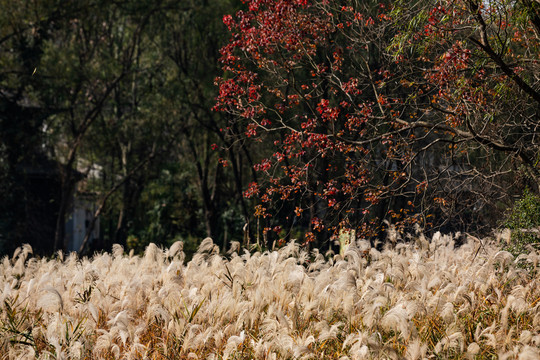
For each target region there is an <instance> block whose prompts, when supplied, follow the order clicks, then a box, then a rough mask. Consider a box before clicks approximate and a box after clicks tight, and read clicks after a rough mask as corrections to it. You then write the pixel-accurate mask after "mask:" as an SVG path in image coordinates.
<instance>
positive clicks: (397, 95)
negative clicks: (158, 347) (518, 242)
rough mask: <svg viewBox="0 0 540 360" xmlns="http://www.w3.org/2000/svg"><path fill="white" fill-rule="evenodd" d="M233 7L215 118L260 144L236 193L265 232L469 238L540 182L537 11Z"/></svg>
mask: <svg viewBox="0 0 540 360" xmlns="http://www.w3.org/2000/svg"><path fill="white" fill-rule="evenodd" d="M244 3H245V5H246V9H245V10H242V11H239V12H238V13H237V14H236V15H235V16H231V15H227V16H225V17H224V19H223V21H224V23H225V24H226V25H227V27H228V28H229V30H230V31H231V33H232V37H231V39H230V41H229V43H228V44H227V45H226V46H225V47H223V48H222V50H221V54H222V57H221V61H222V63H223V70H224V75H223V77H221V78H218V79H217V80H216V83H217V85H218V86H219V89H220V93H219V96H218V98H217V103H216V106H215V109H216V110H219V111H225V112H228V113H230V114H232V115H233V116H232V119H233V120H232V121H234V123H235V125H236V126H241V127H243V128H244V129H245V138H246V139H253V140H254V141H259V142H261V144H264V145H265V146H262V145H261V149H262V151H263V153H262V155H261V156H262V158H261V160H260V162H259V163H258V164H257V165H256V167H255V168H256V170H257V171H258V172H260V173H262V174H263V175H264V176H262V177H259V178H261V179H264V181H262V182H259V183H252V184H250V186H249V188H248V189H247V190H246V192H245V195H246V196H247V197H252V196H257V197H258V198H259V199H260V204H259V205H257V207H256V215H257V216H259V217H261V218H263V219H266V222H265V223H266V224H267V225H268V224H271V223H272V222H271V221H269V219H271V218H272V217H274V218H276V217H279V219H280V221H285V224H279V225H285V226H287V229H292V228H293V227H294V226H295V225H303V226H305V227H306V228H308V231H307V232H306V234H305V237H304V240H305V241H306V242H311V241H314V240H315V239H316V238H317V234H324V235H325V236H327V235H328V234H333V235H336V234H338V233H339V232H340V231H341V230H344V229H345V230H355V231H356V232H357V234H359V235H361V236H373V235H375V234H376V233H378V232H380V230H381V229H382V228H383V227H384V226H385V225H384V224H386V225H388V224H392V225H393V226H396V227H397V228H398V230H404V229H407V228H410V226H412V225H413V224H416V223H419V224H420V225H422V226H429V225H432V226H439V227H440V226H444V225H445V224H447V223H449V222H450V223H451V224H453V225H454V226H453V229H456V228H460V227H461V228H462V229H464V230H471V229H472V228H471V225H472V224H473V223H474V224H477V227H480V226H482V225H493V223H492V222H490V221H489V220H490V219H486V218H485V217H486V216H485V215H486V214H488V211H489V214H493V211H494V209H495V208H494V207H493V206H495V205H497V204H496V202H497V201H505V200H506V199H508V196H509V195H511V192H509V191H508V189H509V188H510V184H514V183H515V182H516V181H521V182H523V181H524V180H523V179H529V180H528V181H529V182H530V183H533V184H535V185H536V186H537V185H538V171H539V167H538V163H539V159H540V141H539V140H538V135H539V132H538V126H539V125H540V121H539V116H540V115H539V112H540V110H539V109H540V92H539V89H540V86H539V80H540V79H539V74H540V64H539V62H538V60H539V59H538V58H539V54H540V44H539V42H540V40H539V39H540V36H539V33H540V26H539V24H540V21H539V19H540V17H539V14H540V10H539V6H538V5H539V4H538V3H536V2H534V1H532V0H522V1H518V2H515V1H513V2H506V1H494V2H492V3H490V2H481V1H476V0H458V1H418V2H415V3H410V2H405V1H403V2H399V1H398V2H392V3H380V4H376V3H372V2H369V1H368V2H366V1H352V0H351V1H332V0H313V1H308V0H278V1H270V0H251V1H249V0H245V1H244ZM270 148H271V149H272V150H271V151H268V149H270ZM492 205H493V206H492ZM482 217H484V219H482ZM458 221H460V222H458ZM270 229H271V227H270V226H266V227H265V229H264V230H265V232H266V231H268V230H270ZM280 230H281V228H280V227H278V228H277V230H276V231H280ZM473 230H474V229H473ZM476 230H478V229H476ZM281 235H283V233H282V234H281Z"/></svg>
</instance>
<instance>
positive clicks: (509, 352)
mask: <svg viewBox="0 0 540 360" xmlns="http://www.w3.org/2000/svg"><path fill="white" fill-rule="evenodd" d="M539 260H540V255H539V253H538V251H536V252H531V253H530V254H528V255H527V256H521V257H520V258H518V259H515V258H514V257H513V256H512V255H511V254H510V253H508V252H505V251H501V250H500V246H499V245H498V243H497V241H495V240H488V239H486V240H483V241H482V242H481V241H479V240H478V239H474V240H473V239H469V242H467V243H465V244H464V245H463V246H461V247H458V248H455V246H454V242H453V240H452V238H451V237H450V236H442V235H440V234H436V235H435V236H434V237H433V238H432V239H426V238H424V237H423V236H421V235H420V236H419V237H418V238H417V239H416V240H413V241H411V242H410V243H407V244H397V246H395V247H394V248H392V249H390V248H388V249H385V250H383V251H377V250H376V249H375V248H371V247H370V246H369V243H367V242H363V241H360V242H358V243H356V244H351V246H350V247H349V248H348V250H347V251H346V252H345V255H344V257H343V258H342V257H340V256H339V255H336V256H325V255H324V254H320V253H318V252H317V251H316V250H315V251H311V252H306V251H305V250H303V249H302V248H301V247H299V245H297V244H295V243H290V244H288V245H287V246H285V247H284V248H282V249H280V250H278V251H273V252H263V253H260V252H256V253H249V252H247V251H244V252H241V253H230V254H229V255H227V256H223V255H221V254H220V253H219V251H218V248H217V246H215V245H214V244H213V243H212V241H211V240H210V239H206V240H204V241H203V242H202V244H201V245H200V248H199V251H198V252H197V253H196V254H195V255H194V257H193V259H192V260H191V261H189V262H188V263H184V253H183V252H182V244H181V243H175V244H174V245H173V246H172V247H171V248H170V249H165V250H162V249H159V248H158V247H156V246H155V245H150V246H149V247H148V248H147V249H146V252H145V254H144V256H142V257H138V256H133V255H128V254H125V253H124V251H123V249H122V247H120V246H114V248H113V251H112V253H110V254H109V253H105V254H101V255H95V256H94V257H92V258H83V259H78V258H77V257H76V256H74V255H70V256H67V257H65V258H63V257H62V256H61V254H60V255H59V256H58V257H57V259H55V260H47V259H37V258H35V257H33V256H32V254H31V248H30V247H28V246H25V247H23V248H21V249H19V250H18V251H17V252H16V253H15V254H14V256H13V257H12V258H7V257H6V258H4V259H3V260H2V261H1V264H0V291H1V292H0V306H1V313H0V358H1V359H34V358H39V359H425V358H428V359H429V358H437V359H491V358H500V359H520V360H524V359H540V351H539V348H540V284H539V276H538V262H539Z"/></svg>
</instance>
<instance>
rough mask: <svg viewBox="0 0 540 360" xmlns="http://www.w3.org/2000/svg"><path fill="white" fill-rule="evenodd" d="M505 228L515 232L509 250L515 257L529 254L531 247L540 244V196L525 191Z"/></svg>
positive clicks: (514, 207)
mask: <svg viewBox="0 0 540 360" xmlns="http://www.w3.org/2000/svg"><path fill="white" fill-rule="evenodd" d="M504 226H506V227H507V228H509V229H511V230H513V231H512V237H511V242H510V244H508V246H507V249H506V250H508V251H509V252H511V253H512V254H513V255H515V256H517V255H520V254H524V253H527V252H528V251H529V250H528V247H529V245H532V244H538V243H540V236H539V233H538V232H535V230H536V231H538V230H539V228H540V196H539V195H535V194H533V193H532V192H531V191H530V190H529V189H525V191H524V192H523V196H522V197H521V199H519V200H518V201H516V202H515V204H514V206H513V208H512V210H511V211H510V213H509V215H508V218H507V219H506V221H505V223H504Z"/></svg>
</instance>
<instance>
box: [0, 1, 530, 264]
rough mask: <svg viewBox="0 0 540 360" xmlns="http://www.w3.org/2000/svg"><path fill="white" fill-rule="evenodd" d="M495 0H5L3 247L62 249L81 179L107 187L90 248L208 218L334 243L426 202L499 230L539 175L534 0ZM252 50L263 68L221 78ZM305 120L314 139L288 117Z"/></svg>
mask: <svg viewBox="0 0 540 360" xmlns="http://www.w3.org/2000/svg"><path fill="white" fill-rule="evenodd" d="M487 3H490V4H492V5H493V9H494V10H493V11H494V12H493V14H494V15H493V16H488V15H487V13H482V12H478V11H476V13H475V6H476V7H477V8H478V6H479V4H480V3H479V2H476V1H461V2H444V1H443V2H436V1H418V2H416V3H415V4H414V6H410V5H409V3H408V2H399V1H398V2H393V3H392V4H390V3H384V4H379V3H378V2H359V1H347V2H335V1H329V2H326V1H322V2H320V1H314V2H306V1H285V0H283V1H275V2H274V1H272V2H267V1H238V0H219V1H204V0H188V1H182V2H178V1H170V0H160V1H146V0H144V1H139V0H137V1H135V0H120V1H115V2H110V1H101V0H81V1H68V2H66V1H57V0H31V1H7V0H0V4H1V6H2V9H3V10H4V11H2V13H1V14H0V194H1V200H2V201H0V252H1V253H9V252H11V251H13V249H14V248H16V247H17V246H19V245H20V244H22V243H31V244H32V245H33V247H34V249H35V250H36V251H37V252H39V253H42V254H51V253H53V252H54V251H56V250H60V249H66V247H67V244H66V234H65V233H64V232H65V227H64V224H65V223H66V221H67V219H68V218H69V216H70V207H71V206H72V202H73V197H74V196H79V197H83V198H85V199H90V201H92V202H93V203H94V204H95V207H94V209H93V213H92V214H91V220H90V221H89V223H88V224H87V225H88V231H87V236H86V239H85V244H84V246H83V248H82V249H81V250H83V251H86V252H88V251H92V250H99V249H107V248H110V246H111V245H112V244H113V243H120V244H124V245H127V246H128V247H129V248H133V249H135V250H136V251H141V250H142V249H144V247H145V246H146V245H147V244H148V243H150V242H155V243H157V244H163V245H169V244H171V243H172V242H173V241H176V240H179V239H180V240H184V241H186V249H189V246H192V247H193V248H195V247H196V244H197V243H198V242H199V240H200V239H201V238H203V237H206V236H210V237H212V238H213V239H214V241H215V242H216V243H217V244H218V245H220V246H221V247H222V248H223V247H224V246H225V245H226V244H228V242H230V241H231V240H238V241H243V242H244V243H246V242H248V241H250V242H255V241H256V242H258V243H259V244H261V245H263V246H272V245H273V244H274V243H275V242H276V241H279V240H282V241H288V240H290V239H292V238H299V239H302V240H306V239H308V240H311V241H316V242H317V241H320V243H316V245H318V246H321V245H324V244H326V245H328V243H327V240H326V239H327V238H328V237H329V236H330V235H331V233H332V232H334V233H335V231H339V230H340V229H341V228H344V227H349V228H353V229H355V230H357V231H359V232H363V234H364V235H370V236H374V237H375V236H378V235H381V234H382V230H384V228H385V227H386V226H388V224H396V225H401V228H402V229H403V230H406V229H410V226H412V224H413V223H415V222H417V223H420V224H421V225H422V226H431V228H433V229H444V230H446V231H456V230H461V231H475V232H486V231H488V230H489V229H491V228H492V227H493V226H496V225H498V219H500V217H501V216H502V214H503V213H504V211H505V209H506V208H508V207H509V206H510V205H511V204H512V202H513V200H514V199H515V198H516V197H517V196H519V195H520V194H521V193H522V192H523V189H524V188H525V187H526V186H529V187H530V188H531V191H532V192H537V191H538V158H539V157H538V146H539V145H538V139H537V137H538V130H537V129H538V123H539V122H538V104H537V102H538V101H537V100H536V99H535V97H534V93H536V94H538V92H539V80H538V52H535V51H534V49H538V48H539V46H538V36H539V32H540V26H539V24H540V22H539V21H538V19H539V14H540V10H539V9H538V4H537V3H536V2H534V1H525V0H524V1H518V2H505V1H497V2H483V4H487ZM460 6H461V7H460ZM284 9H288V10H286V13H287V14H289V15H291V14H292V15H294V16H295V17H292V18H288V17H284V16H282V17H280V16H279V15H280V13H279V12H280V11H285V10H284ZM239 10H240V12H238V11H239ZM289 10H290V12H287V11H289ZM263 11H266V13H264V14H265V15H264V16H263V17H261V14H263ZM451 11H454V12H455V13H454V15H455V16H453V17H451V16H448V13H449V12H451ZM483 11H484V10H483ZM330 13H331V14H333V15H332V16H330V15H329V14H330ZM229 14H230V15H229ZM475 14H476V15H475ZM478 14H480V15H482V14H485V16H486V19H487V21H488V25H487V27H483V26H482V23H481V21H480V20H479V18H478ZM495 15H505V17H504V19H505V21H506V22H507V23H509V24H510V25H511V26H506V25H504V26H502V25H501V23H500V22H499V23H497V21H498V20H497V17H496V16H495ZM265 16H266V20H268V19H270V18H272V16H273V17H274V21H270V22H268V23H265V22H262V21H261V22H258V23H257V20H260V19H263V18H265ZM475 16H476V17H475ZM501 18H503V17H501V16H499V19H501ZM452 19H455V20H452ZM235 21H238V22H239V24H240V22H241V21H243V23H241V26H238V27H237V25H235V24H236V23H235ZM355 21H356V22H355ZM224 22H225V24H226V25H227V26H226V25H225V24H224ZM348 22H350V23H351V24H354V25H353V26H346V27H345V26H344V25H343V24H347V23H348ZM280 26H281V27H280ZM426 29H430V31H432V33H429V34H425V33H424V32H425V31H426ZM453 29H461V30H459V31H454V30H453ZM463 29H465V30H463ZM482 29H483V30H482ZM247 30H249V31H251V32H250V33H249V34H248V35H249V36H246V34H247V32H246V31H247ZM229 31H230V32H229ZM482 31H484V32H485V33H486V36H487V37H486V39H488V40H489V41H490V43H489V44H490V47H486V43H485V42H484V43H482V41H484V40H482V39H483V38H482V36H483V35H482V34H483V32H482ZM418 34H423V35H422V36H418ZM449 34H450V35H449ZM242 36H244V37H242ZM248 40H249V41H248ZM263 40H264V44H262V43H257V41H263ZM250 41H253V42H255V43H250ZM475 41H476V42H475ZM253 46H255V47H256V46H267V47H268V49H270V48H271V49H273V50H272V51H267V52H263V58H253V55H254V54H255V52H254V51H253V49H254V47H253ZM306 46H307V47H308V50H305V47H306ZM302 47H304V50H302ZM490 49H491V50H492V52H490V51H491V50H490ZM259 50H260V49H259ZM300 50H302V51H306V53H305V54H308V55H309V56H307V57H303V58H302V56H300V58H295V56H296V55H295V54H298V53H299V51H300ZM305 54H304V55H305ZM447 55H449V56H447ZM227 56H234V57H237V58H234V57H233V58H227ZM280 56H281V57H280ZM461 58H466V61H463V62H458V61H456V59H461ZM498 59H500V61H499V60H498ZM263 60H264V61H269V62H268V63H266V64H263V66H262V67H261V62H262V61H263ZM292 60H295V61H297V63H296V64H292V63H291V61H292ZM272 61H273V63H271V62H272ZM501 61H502V62H501ZM257 62H259V63H257ZM239 64H241V66H242V67H241V68H240V67H235V66H236V65H239ZM268 64H273V65H271V66H268ZM509 65H511V66H512V69H517V70H516V71H518V70H519V76H520V78H521V79H522V80H523V81H524V83H525V84H529V89H530V90H527V91H525V90H524V89H525V88H524V87H523V86H522V85H520V83H519V81H518V82H516V81H515V79H514V80H513V78H512V76H509V75H508V71H507V69H506V68H505V66H509ZM222 66H225V68H222ZM227 66H229V67H230V68H227ZM319 66H323V67H324V66H327V67H328V68H329V69H332V70H330V71H328V70H325V71H319V69H322V68H319ZM338 68H339V69H338ZM260 69H262V70H261V71H259V70H260ZM426 69H427V70H426ZM244 70H246V71H249V72H251V73H254V72H258V73H257V74H256V75H255V77H254V78H251V79H248V80H246V81H244V83H243V85H242V86H244V85H246V84H248V85H251V86H252V88H247V87H246V89H247V91H245V92H244V93H240V92H239V89H238V88H234V89H233V91H229V92H228V93H226V94H225V95H224V93H223V89H224V88H223V86H224V84H230V85H233V84H234V83H235V81H237V80H238V77H239V76H241V75H242V74H241V71H244ZM314 73H315V75H313V74H314ZM244 74H248V72H245V73H244ZM292 74H294V76H293V75H292ZM437 74H439V75H437ZM440 74H443V75H444V76H443V77H441V76H440ZM428 75H429V76H428ZM355 76H357V77H358V79H357V80H358V82H357V84H356V85H354V86H352V83H351V86H352V87H356V88H357V89H359V90H361V92H359V93H357V94H353V97H354V102H355V106H360V105H361V108H355V109H354V111H353V110H345V109H344V108H343V109H340V110H339V111H341V115H339V114H337V115H336V111H337V110H336V109H338V108H339V106H343V107H345V106H347V105H346V104H343V101H344V100H347V101H349V100H350V99H349V98H348V97H347V96H345V95H344V93H342V92H341V93H340V92H339V91H337V90H336V84H337V82H339V81H343V83H345V82H350V81H351V79H352V77H355ZM437 76H439V77H437ZM216 78H219V79H218V80H217V84H218V85H219V88H218V87H216V86H215V84H214V81H215V79H216ZM293 78H294V81H296V83H295V84H293V83H291V82H287V81H290V80H291V79H293ZM285 80H287V81H285ZM336 81H337V82H336ZM313 83H316V84H317V85H318V88H317V90H314V89H312V90H309V91H311V94H312V98H311V99H310V100H309V101H305V98H300V97H299V95H302V96H303V95H305V93H307V92H308V91H307V88H301V90H302V91H300V92H298V89H297V88H295V86H301V85H302V86H308V85H309V86H311V85H312V84H313ZM229 90H230V89H229ZM304 90H306V92H303V91H304ZM338 90H339V89H338ZM336 91H337V92H336ZM527 94H528V95H527ZM531 94H533V95H531ZM349 95H350V94H349ZM434 97H436V101H435V102H433V101H432V100H433V98H434ZM216 98H217V100H218V104H217V106H216ZM250 99H251V100H250ZM394 99H400V102H396V103H393V100H394ZM229 100H230V101H232V102H228V101H229ZM238 101H244V102H243V103H238ZM249 104H257V106H259V105H260V106H261V109H265V111H267V112H268V113H272V114H273V115H272V116H274V118H271V117H270V116H268V119H267V120H269V121H270V120H271V121H272V124H273V125H270V122H269V123H268V124H267V123H264V122H261V121H260V120H262V119H261V118H257V116H253V115H254V114H252V113H250V112H249V111H252V110H253V108H250V106H251V105H249ZM359 104H360V105H359ZM362 104H363V105H362ZM381 104H384V106H383V107H381V106H380V105H381ZM478 104H481V106H477V105H478ZM231 105H232V106H231ZM212 108H214V110H222V111H214V110H213V109H212ZM347 111H348V115H347V116H357V115H358V114H357V113H355V111H357V112H360V113H362V111H364V113H362V116H358V119H360V120H359V122H357V123H353V122H351V121H349V120H350V119H351V118H350V117H345V115H344V114H345V113H346V112H347ZM397 113H399V115H400V116H401V117H402V118H404V119H406V120H405V122H400V121H398V120H399V119H398V120H396V119H397V118H398V117H397V116H394V115H393V114H397ZM464 119H465V120H464ZM253 120H256V121H255V122H253ZM276 120H277V121H276ZM280 121H281V123H280ZM309 121H312V124H307V125H303V124H306V123H308V122H309ZM276 124H277V125H279V124H282V125H284V128H282V129H280V128H279V126H276ZM330 124H332V126H330ZM272 126H275V128H272ZM303 126H304V127H307V129H308V130H309V131H310V134H307V133H304V134H303V135H302V136H304V138H302V139H301V136H297V137H295V136H291V134H292V133H294V132H292V133H291V132H289V133H288V132H287V131H284V130H286V129H287V127H288V129H297V130H298V129H299V130H300V133H302V131H304V130H305V128H302V127H303ZM302 129H304V130H302ZM342 131H346V133H342ZM333 132H337V133H339V134H340V135H339V136H341V137H342V138H341V139H339V141H338V142H335V143H331V142H329V141H328V135H332V134H333ZM315 135H316V136H315ZM321 136H322V137H321ZM411 139H414V140H411ZM300 143H302V144H303V145H302V146H301V147H302V148H303V149H300V148H299V147H298V146H299V144H300ZM275 144H280V146H281V148H276V146H275ZM304 144H305V146H304ZM501 144H502V145H501ZM351 146H352V147H351ZM353 148H354V149H353ZM287 151H288V153H287ZM303 151H305V152H303ZM300 152H302V154H301V155H299V156H298V157H296V158H295V159H292V158H288V159H287V156H284V157H283V155H284V154H291V153H298V154H299V153H300ZM322 154H324V156H323V155H322ZM411 156H413V159H414V161H409V162H404V161H403V159H405V158H408V157H411ZM282 157H283V158H285V159H286V161H288V164H287V166H288V170H287V171H288V172H285V173H284V172H283V169H284V168H281V167H280V163H281V161H283V159H282V160H280V158H282ZM306 163H311V164H313V166H314V171H311V172H310V173H309V176H307V175H306V174H304V173H302V170H301V169H302V166H303V165H304V164H306ZM327 169H330V170H329V171H327ZM346 169H349V170H350V171H349V170H346ZM366 169H367V170H366ZM441 169H442V170H441ZM295 176H296V178H297V180H298V179H299V178H302V181H303V182H302V181H300V182H296V180H294V181H293V180H292V179H293V178H294V177H295ZM345 177H347V180H343V179H344V178H345ZM278 179H279V181H277V180H278ZM396 179H397V180H396ZM280 181H282V182H280ZM424 183H426V184H427V183H429V186H426V187H424V185H422V184H424ZM346 184H349V185H351V186H353V187H352V188H349V189H352V190H350V191H344V190H343V189H344V187H343V186H344V185H346ZM403 184H405V185H403ZM304 185H305V186H304ZM419 186H420V188H421V191H417V189H418V187H419ZM269 189H270V192H271V193H272V194H273V195H272V194H270V193H266V194H267V197H264V196H263V194H264V192H265V191H269ZM276 194H279V196H277V195H276ZM285 194H287V195H286V196H285ZM244 195H247V196H244ZM254 195H257V196H254ZM336 204H339V206H336ZM349 210H351V211H349ZM364 210H365V211H364ZM345 213H347V214H353V213H354V215H347V216H344V215H343V214H345ZM97 219H99V230H100V231H99V238H98V241H94V242H93V243H89V242H86V240H88V238H89V236H90V233H91V231H92V229H93V228H94V227H95V226H96V225H97ZM345 219H346V220H347V221H345ZM319 220H320V222H319ZM410 220H414V221H410ZM322 224H325V225H324V226H326V227H323V225H322ZM365 224H370V227H369V229H368V228H367V227H366V226H365ZM317 227H318V229H319V230H320V229H323V228H324V229H325V230H324V231H320V232H319V233H318V234H319V238H318V239H317V238H316V237H313V235H310V234H311V233H312V232H313V230H317ZM408 227H409V228H408ZM306 234H307V235H306Z"/></svg>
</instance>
